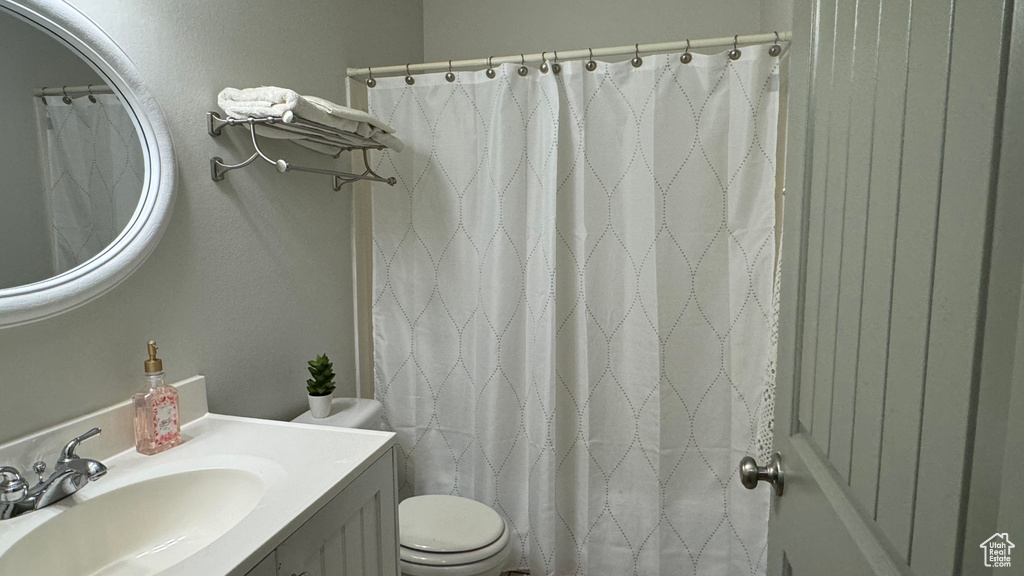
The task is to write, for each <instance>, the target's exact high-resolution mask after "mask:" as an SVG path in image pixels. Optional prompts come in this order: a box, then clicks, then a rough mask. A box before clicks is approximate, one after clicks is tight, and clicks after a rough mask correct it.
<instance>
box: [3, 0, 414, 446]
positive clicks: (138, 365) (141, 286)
mask: <svg viewBox="0 0 1024 576" xmlns="http://www.w3.org/2000/svg"><path fill="white" fill-rule="evenodd" d="M72 3H73V4H74V5H75V6H77V7H78V8H79V9H81V10H82V11H83V12H84V13H85V14H86V15H88V16H89V17H90V18H92V19H93V20H94V21H95V22H96V23H97V24H98V25H99V26H100V27H101V28H103V29H104V30H106V31H107V33H108V34H109V35H110V36H111V37H112V38H113V39H114V41H115V42H117V43H118V44H119V45H120V46H121V47H122V49H123V50H124V51H125V52H126V53H127V54H128V56H129V57H130V58H131V59H132V60H133V61H134V62H135V63H136V65H137V66H138V67H139V69H140V70H141V72H142V75H143V77H144V78H145V79H146V80H147V82H148V84H149V87H150V89H151V91H152V92H153V94H154V95H155V97H156V98H157V100H158V101H159V103H160V105H161V106H162V107H163V110H164V114H165V115H166V118H167V122H168V124H169V126H170V129H171V136H172V139H173V142H174V149H175V153H176V155H177V165H178V199H177V204H176V206H175V208H174V214H173V216H172V218H171V222H170V225H169V226H168V229H167V231H166V233H165V235H164V237H163V239H162V240H161V242H160V244H159V246H158V247H157V249H156V250H155V252H154V253H153V255H152V256H150V258H149V260H148V261H147V262H146V263H145V264H144V265H143V266H142V267H141V268H140V269H139V270H138V271H137V272H136V273H135V274H134V275H133V276H132V277H131V278H129V279H128V280H127V281H126V282H124V283H123V284H122V285H121V286H119V287H118V288H116V289H115V290H114V291H112V292H110V293H108V294H106V295H105V296H103V297H101V298H100V299H98V300H96V301H94V302H92V303H90V304H88V305H86V306H83V307H81V308H79V309H77V310H74V311H71V312H68V313H66V314H63V315H61V316H58V317H57V318H54V319H51V320H46V321H43V322H37V323H34V324H30V325H27V326H21V327H17V328H10V329H5V330H2V331H0V394H2V396H0V398H2V400H0V441H6V440H11V439H13V438H15V437H18V436H20V435H23V434H26V433H29V432H32V431H34V430H38V429H40V428H43V427H45V426H49V425H52V424H55V423H58V422H61V421H64V420H67V419H69V418H71V417H74V416H78V415H80V414H83V413H86V412H88V411H91V410H95V409H98V408H101V407H103V406H107V405H109V404H112V403H115V402H119V401H122V400H124V399H126V398H128V396H129V395H130V394H131V393H133V392H135V391H136V390H137V389H138V388H140V386H141V383H142V361H143V360H144V358H145V349H146V341H147V340H149V339H155V340H157V341H158V343H159V344H160V355H161V357H162V358H163V359H164V367H165V369H166V371H167V376H168V378H169V379H170V380H177V379H180V378H185V377H187V376H190V375H193V374H205V375H206V376H207V378H208V382H207V385H208V387H209V396H210V408H211V409H212V410H213V411H216V412H222V413H229V414H238V415H246V416H258V417H266V418H289V417H292V416H295V415H297V414H298V413H299V412H301V411H303V410H305V409H306V408H305V404H306V399H305V390H304V382H305V378H306V377H307V374H306V372H305V367H304V366H305V361H306V360H307V359H310V358H312V357H313V356H314V355H315V354H317V353H321V352H327V353H328V354H329V355H330V356H331V357H332V359H333V360H334V362H335V371H336V372H337V373H338V375H339V378H338V381H339V384H342V383H345V382H351V378H352V376H351V373H352V370H353V364H354V359H353V350H352V348H353V328H352V326H353V320H352V288H351V284H352V283H351V257H350V251H351V246H350V241H349V237H350V233H349V228H350V226H349V215H350V194H349V192H348V190H347V189H344V190H342V191H341V192H334V191H332V190H331V187H330V181H329V178H328V177H326V176H319V177H317V176H315V175H307V174H297V173H292V174H285V175H282V174H278V173H277V172H275V171H274V170H273V169H272V168H271V167H270V166H266V165H257V166H250V167H248V168H246V169H245V170H239V171H236V172H232V173H230V174H229V175H228V176H227V180H226V181H225V182H221V183H214V182H212V181H211V180H210V177H209V159H210V157H211V156H214V155H218V156H222V157H224V158H225V159H228V160H231V159H235V158H240V157H242V155H243V154H247V152H245V147H244V145H243V140H242V138H241V134H240V133H239V134H232V135H228V136H223V137H221V138H219V139H213V138H211V137H210V136H208V135H207V134H206V128H205V125H204V124H205V116H204V113H205V112H206V111H207V110H214V109H216V96H217V92H218V91H219V90H220V89H221V88H223V87H224V86H233V87H248V86H258V85H264V84H273V85H282V86H289V87H293V88H295V89H297V90H298V91H300V92H302V93H311V94H317V95H321V96H324V97H326V98H329V99H332V100H336V101H342V102H343V101H344V98H345V90H344V70H345V67H346V66H348V65H356V64H359V65H366V64H368V63H369V64H372V63H374V62H396V61H397V62H405V61H409V60H420V59H422V47H423V38H422V34H423V26H422V21H421V15H422V8H421V6H420V3H419V1H418V0H373V1H367V0H316V1H307V2H301V3H290V4H288V5H287V6H284V5H282V4H281V3H278V2H274V1H272V0H250V1H241V0H230V1H228V0H225V1H220V2H201V1H197V0H177V1H173V2H133V1H131V0H72ZM297 149H298V147H296V146H293V145H287V144H286V143H285V144H281V145H280V146H278V147H275V148H271V150H272V151H273V152H274V153H276V154H279V155H280V156H282V157H286V158H287V159H288V160H290V161H294V162H296V163H300V162H307V163H317V165H327V164H329V163H334V162H335V161H333V160H331V159H330V158H327V157H324V156H320V155H317V154H315V153H312V152H308V153H304V152H297ZM340 392H342V393H345V392H349V393H350V392H351V390H350V389H349V390H346V386H342V390H340Z"/></svg>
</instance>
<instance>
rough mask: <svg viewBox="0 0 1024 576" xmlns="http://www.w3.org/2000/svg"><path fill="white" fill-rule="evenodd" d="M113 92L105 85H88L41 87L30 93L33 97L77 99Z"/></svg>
mask: <svg viewBox="0 0 1024 576" xmlns="http://www.w3.org/2000/svg"><path fill="white" fill-rule="evenodd" d="M113 93H114V91H113V90H111V89H110V86H107V85H106V84H89V85H88V86H56V87H53V86H50V87H47V86H43V87H42V88H36V89H35V90H33V91H32V95H33V96H39V97H44V96H67V97H68V98H77V97H79V96H87V95H89V94H113Z"/></svg>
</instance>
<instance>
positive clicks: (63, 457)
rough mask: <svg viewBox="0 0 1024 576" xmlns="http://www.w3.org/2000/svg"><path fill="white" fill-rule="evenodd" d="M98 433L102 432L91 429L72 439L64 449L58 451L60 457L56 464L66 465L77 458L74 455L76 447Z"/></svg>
mask: <svg viewBox="0 0 1024 576" xmlns="http://www.w3.org/2000/svg"><path fill="white" fill-rule="evenodd" d="M100 432H102V430H100V429H99V428H93V429H92V430H89V431H88V432H86V433H85V434H82V435H81V436H78V437H77V438H72V439H71V441H70V442H68V443H67V445H66V446H64V449H63V450H61V451H60V457H58V458H57V464H67V463H68V462H71V461H72V460H75V459H76V458H78V454H76V453H75V450H76V449H78V445H79V444H81V443H82V442H84V441H86V440H88V439H89V438H92V437H93V436H96V435H98V434H99V433H100Z"/></svg>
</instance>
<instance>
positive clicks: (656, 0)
mask: <svg viewBox="0 0 1024 576" xmlns="http://www.w3.org/2000/svg"><path fill="white" fill-rule="evenodd" d="M792 6H793V3H792V0H682V1H680V0H632V1H630V2H623V1H622V0H516V1H514V2H509V1H507V0H423V30H424V32H423V53H424V57H425V58H426V60H427V61H440V60H448V59H452V58H454V59H460V58H483V57H486V56H506V55H509V54H519V53H522V52H527V53H529V52H542V51H548V50H573V49H577V48H586V47H593V48H597V47H601V46H622V45H627V44H634V43H637V42H639V43H641V44H643V43H651V42H670V41H675V40H683V39H685V38H688V37H689V38H714V37H720V36H732V35H733V34H754V33H758V32H770V31H772V30H780V31H781V30H789V26H790V25H789V24H788V22H790V21H791V20H792V10H793V8H792ZM387 63H388V64H393V63H395V62H387Z"/></svg>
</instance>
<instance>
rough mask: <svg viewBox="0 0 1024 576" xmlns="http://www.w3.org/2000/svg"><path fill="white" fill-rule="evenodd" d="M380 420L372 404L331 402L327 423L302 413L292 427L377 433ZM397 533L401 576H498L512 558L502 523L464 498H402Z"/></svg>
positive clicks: (379, 410)
mask: <svg viewBox="0 0 1024 576" xmlns="http://www.w3.org/2000/svg"><path fill="white" fill-rule="evenodd" d="M383 415H384V407H383V406H382V405H381V403H380V402H378V401H377V400H371V399H368V398H335V399H334V400H333V401H332V402H331V413H330V415H328V416H327V417H326V418H313V415H312V414H311V413H309V412H305V413H304V414H302V415H301V416H299V417H298V418H296V419H294V420H292V422H299V423H302V424H319V425H321V426H335V427H339V428H360V429H363V430H380V429H381V428H382V416H383ZM398 527H399V543H400V547H399V550H400V558H399V563H400V565H401V569H402V574H403V575H404V576H498V575H499V574H501V569H502V567H503V566H504V565H505V560H507V559H508V556H509V554H510V553H511V549H510V548H509V547H508V542H509V532H508V525H507V524H506V523H505V520H504V519H503V518H502V517H501V516H499V515H498V513H497V512H495V511H494V510H493V509H491V507H489V506H487V505H485V504H481V503H480V502H477V501H475V500H470V499H469V498H462V497H459V496H444V495H439V494H438V495H426V496H413V497H412V498H406V499H405V500H403V501H402V502H401V503H400V504H399V505H398Z"/></svg>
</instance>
